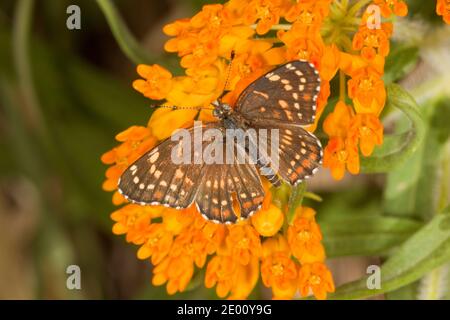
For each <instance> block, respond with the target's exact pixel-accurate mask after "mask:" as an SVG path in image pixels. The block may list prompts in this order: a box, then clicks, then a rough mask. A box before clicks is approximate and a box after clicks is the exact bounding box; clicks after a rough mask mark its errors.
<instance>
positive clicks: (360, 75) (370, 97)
mask: <svg viewBox="0 0 450 320" xmlns="http://www.w3.org/2000/svg"><path fill="white" fill-rule="evenodd" d="M348 95H349V97H350V98H351V99H353V103H354V107H355V110H356V112H357V113H371V114H374V115H376V116H378V115H379V114H380V113H381V110H383V107H384V105H385V103H386V89H385V87H384V82H383V80H382V79H381V76H380V75H379V74H378V73H377V72H375V71H374V70H373V69H372V68H363V69H361V70H358V71H356V72H355V73H354V74H353V75H352V78H351V79H350V80H349V81H348Z"/></svg>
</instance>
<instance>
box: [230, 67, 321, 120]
mask: <svg viewBox="0 0 450 320" xmlns="http://www.w3.org/2000/svg"><path fill="white" fill-rule="evenodd" d="M319 91H320V77H319V74H318V72H317V70H316V69H315V68H314V66H313V65H312V64H310V63H309V62H307V61H302V60H297V61H292V62H289V63H286V64H284V65H282V66H280V67H278V68H276V69H274V70H272V71H270V72H269V73H267V74H265V75H264V76H262V77H260V78H258V79H257V80H255V81H254V82H253V83H251V84H250V85H249V86H248V87H247V88H246V89H245V90H244V91H243V92H242V94H241V95H240V97H239V99H238V101H237V103H236V110H237V111H238V112H240V113H242V115H243V116H244V117H246V118H247V119H249V120H251V121H253V122H254V123H264V122H266V121H272V122H278V123H286V122H288V123H290V124H292V125H308V124H311V123H313V122H314V119H315V114H316V101H317V96H318V94H319Z"/></svg>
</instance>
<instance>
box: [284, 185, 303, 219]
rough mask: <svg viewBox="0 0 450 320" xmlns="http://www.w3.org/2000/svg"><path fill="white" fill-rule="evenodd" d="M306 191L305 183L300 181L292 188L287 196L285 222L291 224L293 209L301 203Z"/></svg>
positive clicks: (293, 215)
mask: <svg viewBox="0 0 450 320" xmlns="http://www.w3.org/2000/svg"><path fill="white" fill-rule="evenodd" d="M305 192H306V183H305V182H302V183H300V184H298V185H297V186H295V187H293V188H292V192H291V195H290V197H289V203H288V212H287V223H288V224H291V223H292V221H293V220H294V217H295V210H297V208H298V207H299V206H301V205H302V202H303V197H304V196H305Z"/></svg>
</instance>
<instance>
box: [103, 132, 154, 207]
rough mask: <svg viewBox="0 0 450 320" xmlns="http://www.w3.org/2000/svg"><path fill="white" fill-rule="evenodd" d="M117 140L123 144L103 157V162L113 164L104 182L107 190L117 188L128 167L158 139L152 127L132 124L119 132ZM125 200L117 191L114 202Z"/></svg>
mask: <svg viewBox="0 0 450 320" xmlns="http://www.w3.org/2000/svg"><path fill="white" fill-rule="evenodd" d="M116 140H118V141H119V142H122V144H120V145H119V146H118V147H116V148H114V149H112V150H110V151H108V152H106V153H105V154H103V155H102V157H101V161H102V162H103V163H105V164H109V165H112V166H111V167H110V168H108V170H107V171H106V181H105V182H104V183H103V189H104V190H106V191H114V190H116V189H117V182H118V180H119V178H120V176H121V175H122V173H123V172H124V171H125V170H126V168H128V166H129V165H130V164H131V163H133V162H134V161H136V160H137V159H138V158H139V157H140V156H142V155H143V154H144V153H145V152H147V151H149V150H150V149H151V148H153V147H154V146H155V145H156V139H155V137H154V136H152V134H151V131H150V129H148V128H146V127H139V126H132V127H130V128H128V129H127V130H125V131H123V132H121V133H119V134H118V135H117V136H116ZM124 202H125V199H124V198H123V197H122V196H121V195H120V194H119V193H118V192H115V193H114V196H113V203H114V204H115V205H119V204H122V203H124Z"/></svg>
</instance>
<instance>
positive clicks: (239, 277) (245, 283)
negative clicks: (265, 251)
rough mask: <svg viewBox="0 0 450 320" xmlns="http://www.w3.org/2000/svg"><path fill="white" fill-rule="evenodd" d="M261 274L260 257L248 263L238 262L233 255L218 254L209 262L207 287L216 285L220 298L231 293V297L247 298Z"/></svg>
mask: <svg viewBox="0 0 450 320" xmlns="http://www.w3.org/2000/svg"><path fill="white" fill-rule="evenodd" d="M258 276H259V263H258V259H257V258H255V257H253V258H252V259H251V260H250V261H249V263H248V264H247V265H245V266H244V265H242V264H240V263H239V262H237V261H236V260H235V259H234V258H233V257H232V256H228V255H226V256H224V255H217V256H214V257H213V258H212V259H211V261H210V262H209V263H208V266H207V268H206V275H205V287H206V288H212V287H214V286H215V285H217V286H216V293H217V295H218V296H219V297H220V298H225V297H226V296H228V295H229V297H228V298H229V299H246V298H247V297H248V296H249V295H250V293H251V292H252V290H253V289H254V287H255V285H256V283H257V282H258Z"/></svg>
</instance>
